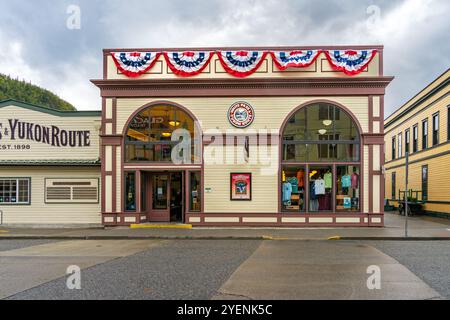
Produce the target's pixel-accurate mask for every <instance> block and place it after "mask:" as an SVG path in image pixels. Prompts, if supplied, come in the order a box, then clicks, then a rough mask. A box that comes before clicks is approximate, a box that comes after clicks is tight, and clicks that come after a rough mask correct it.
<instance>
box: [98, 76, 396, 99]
mask: <svg viewBox="0 0 450 320" xmlns="http://www.w3.org/2000/svg"><path fill="white" fill-rule="evenodd" d="M393 79H394V78H393V77H345V78H342V77H339V78H332V77H310V78H288V79H287V78H246V79H230V78H226V79H195V80H192V79H139V80H134V79H133V80H130V79H119V80H91V82H92V83H93V84H95V85H96V86H97V87H99V88H100V89H101V94H102V96H103V97H143V96H153V97H177V96H178V97H180V96H187V97H193V96H199V97H201V96H203V97H213V96H295V95H316V94H318V95H368V94H374V95H383V94H384V92H385V88H386V87H387V86H388V85H389V83H390V82H391V81H392V80H393Z"/></svg>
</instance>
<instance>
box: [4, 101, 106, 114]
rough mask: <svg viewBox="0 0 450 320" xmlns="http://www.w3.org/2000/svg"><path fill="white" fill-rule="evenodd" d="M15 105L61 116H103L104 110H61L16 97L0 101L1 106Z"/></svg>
mask: <svg viewBox="0 0 450 320" xmlns="http://www.w3.org/2000/svg"><path fill="white" fill-rule="evenodd" d="M9 106H15V107H20V108H25V109H28V110H33V111H38V112H43V113H47V114H51V115H54V116H59V117H101V114H102V112H101V111H100V110H99V111H96V110H93V111H61V110H56V109H51V108H49V107H44V106H39V105H35V104H32V103H28V102H23V101H19V100H15V99H7V100H2V101H0V108H3V107H9Z"/></svg>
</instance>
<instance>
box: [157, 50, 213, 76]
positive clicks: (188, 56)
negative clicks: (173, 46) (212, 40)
mask: <svg viewBox="0 0 450 320" xmlns="http://www.w3.org/2000/svg"><path fill="white" fill-rule="evenodd" d="M213 54H214V53H213V52H209V51H201V52H199V51H185V52H165V53H164V56H165V57H166V61H167V64H168V65H169V68H170V70H172V72H173V73H175V74H176V75H179V76H182V77H191V76H195V75H197V74H199V73H201V72H202V71H203V70H205V68H206V67H207V66H208V65H209V62H210V61H211V58H212V56H213Z"/></svg>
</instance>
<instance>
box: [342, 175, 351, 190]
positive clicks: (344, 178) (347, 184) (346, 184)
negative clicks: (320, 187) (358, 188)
mask: <svg viewBox="0 0 450 320" xmlns="http://www.w3.org/2000/svg"><path fill="white" fill-rule="evenodd" d="M341 184H342V188H350V186H351V177H350V175H348V174H346V175H344V176H342V178H341Z"/></svg>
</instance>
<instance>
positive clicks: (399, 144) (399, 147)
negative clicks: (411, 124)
mask: <svg viewBox="0 0 450 320" xmlns="http://www.w3.org/2000/svg"><path fill="white" fill-rule="evenodd" d="M402 144H403V134H402V133H401V132H400V133H399V134H398V137H397V158H398V159H400V158H401V157H403V145H402Z"/></svg>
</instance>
